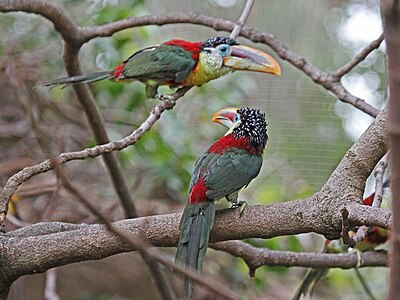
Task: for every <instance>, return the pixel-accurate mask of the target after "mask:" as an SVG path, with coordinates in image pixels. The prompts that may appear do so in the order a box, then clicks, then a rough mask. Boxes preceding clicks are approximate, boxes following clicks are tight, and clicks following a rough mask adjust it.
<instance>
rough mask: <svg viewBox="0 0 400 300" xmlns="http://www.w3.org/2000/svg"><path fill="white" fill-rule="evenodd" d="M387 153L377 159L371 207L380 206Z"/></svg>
mask: <svg viewBox="0 0 400 300" xmlns="http://www.w3.org/2000/svg"><path fill="white" fill-rule="evenodd" d="M389 153H390V152H388V153H386V154H385V155H384V156H383V157H382V159H381V160H380V161H379V163H378V165H377V167H376V169H375V173H374V176H375V196H374V200H373V202H372V207H381V203H382V197H383V185H384V183H383V175H384V174H385V171H386V168H387V166H388V161H389V156H390V155H389Z"/></svg>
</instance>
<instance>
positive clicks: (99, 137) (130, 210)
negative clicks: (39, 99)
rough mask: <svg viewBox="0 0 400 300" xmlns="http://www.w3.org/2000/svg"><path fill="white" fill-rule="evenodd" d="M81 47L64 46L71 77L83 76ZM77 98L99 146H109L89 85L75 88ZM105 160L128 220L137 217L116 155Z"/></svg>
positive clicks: (108, 155)
mask: <svg viewBox="0 0 400 300" xmlns="http://www.w3.org/2000/svg"><path fill="white" fill-rule="evenodd" d="M79 49H80V48H79V47H71V46H70V44H69V43H66V44H65V46H64V65H65V67H66V69H67V71H68V74H69V75H70V76H72V75H78V74H81V70H80V67H79V61H78V52H79ZM73 88H74V91H75V93H76V97H77V99H78V100H79V102H80V104H81V106H82V108H83V109H84V111H85V114H86V116H87V120H88V123H89V125H90V128H91V129H92V132H93V134H94V136H95V139H96V142H97V144H107V143H109V142H110V140H109V138H108V135H107V131H106V129H105V127H104V120H103V118H102V116H101V114H100V111H99V109H98V107H97V104H96V101H95V99H94V96H93V94H92V92H91V90H90V89H89V87H88V85H87V84H79V85H74V86H73ZM103 159H104V162H105V165H106V166H107V169H108V171H109V174H110V177H111V180H112V182H113V185H114V188H115V191H116V192H117V194H118V197H119V199H120V202H121V206H122V207H123V210H124V213H125V217H126V218H135V217H137V213H136V207H135V205H134V202H133V199H132V197H131V193H130V192H129V189H128V185H127V183H126V180H125V178H124V175H123V173H122V170H121V167H120V165H119V163H118V160H117V158H116V156H115V154H114V153H105V154H104V155H103Z"/></svg>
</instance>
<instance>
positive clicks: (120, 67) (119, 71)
mask: <svg viewBox="0 0 400 300" xmlns="http://www.w3.org/2000/svg"><path fill="white" fill-rule="evenodd" d="M124 66H125V64H122V65H119V66H117V67H115V69H114V73H113V76H114V78H118V77H119V75H121V73H122V69H123V68H124Z"/></svg>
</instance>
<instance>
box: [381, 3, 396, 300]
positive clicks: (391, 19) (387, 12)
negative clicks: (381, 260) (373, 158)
mask: <svg viewBox="0 0 400 300" xmlns="http://www.w3.org/2000/svg"><path fill="white" fill-rule="evenodd" d="M381 11H382V15H383V18H384V20H383V23H384V35H385V40H386V45H387V56H388V66H389V76H388V77H389V121H388V122H389V134H390V142H391V145H390V146H391V150H390V153H391V154H390V165H391V166H392V172H391V176H390V180H391V190H392V210H393V226H392V235H391V241H392V249H391V255H390V266H391V270H390V280H389V297H388V299H391V300H394V299H397V298H398V295H399V294H400V216H399V214H400V60H399V59H398V55H399V52H400V40H399V36H400V3H399V1H398V0H382V2H381Z"/></svg>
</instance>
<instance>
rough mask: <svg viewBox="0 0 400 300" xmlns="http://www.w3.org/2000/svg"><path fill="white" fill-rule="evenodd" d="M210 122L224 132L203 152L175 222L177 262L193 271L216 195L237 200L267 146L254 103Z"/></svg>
mask: <svg viewBox="0 0 400 300" xmlns="http://www.w3.org/2000/svg"><path fill="white" fill-rule="evenodd" d="M213 121H214V122H217V123H220V124H222V125H224V126H226V127H228V128H229V130H228V132H227V133H226V134H225V135H224V136H223V137H222V138H220V139H219V140H217V141H216V142H215V143H214V144H212V145H211V146H210V148H208V150H207V151H206V152H205V153H204V154H203V155H201V156H200V157H199V158H198V159H197V161H196V163H195V167H194V171H193V174H192V178H191V181H190V193H189V201H188V203H187V205H186V207H185V210H184V212H183V214H182V218H181V222H180V225H179V229H180V238H179V243H178V248H177V252H176V257H175V261H178V262H181V263H183V264H186V265H187V266H188V268H191V269H194V270H201V269H202V262H203V257H204V255H205V253H206V251H207V246H208V240H209V236H210V231H211V228H212V226H213V223H214V216H215V208H214V200H218V199H220V198H223V197H225V198H226V199H227V200H228V201H230V202H232V204H233V206H237V205H238V201H237V198H238V192H239V190H241V189H242V188H243V187H247V185H248V184H249V183H250V182H251V181H252V180H253V179H254V178H255V177H256V176H257V175H258V173H259V172H260V169H261V165H262V162H263V158H262V155H263V152H264V148H265V146H266V143H267V140H268V135H267V123H266V121H265V114H264V113H262V112H261V111H260V110H258V109H254V108H247V107H244V108H240V109H239V108H235V107H230V108H225V109H222V110H220V111H218V112H217V113H216V114H215V115H214V117H213ZM185 292H186V297H187V298H191V296H192V293H193V284H192V282H191V281H190V280H187V279H186V280H185Z"/></svg>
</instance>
